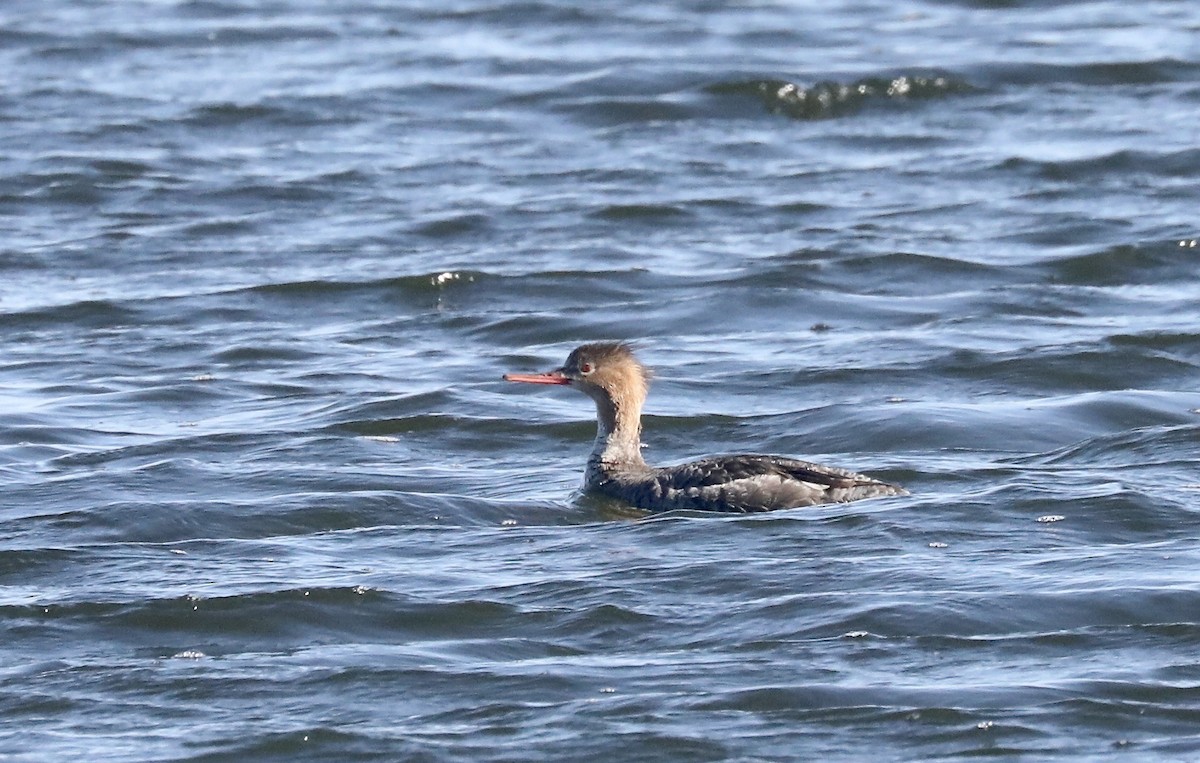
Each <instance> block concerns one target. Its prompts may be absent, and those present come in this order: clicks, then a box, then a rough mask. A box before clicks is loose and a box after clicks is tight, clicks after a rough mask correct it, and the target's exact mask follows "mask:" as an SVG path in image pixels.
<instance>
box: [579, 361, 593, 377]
mask: <svg viewBox="0 0 1200 763" xmlns="http://www.w3.org/2000/svg"><path fill="white" fill-rule="evenodd" d="M592 370H593V369H592V364H591V363H588V362H587V361H586V360H585V361H584V362H582V363H580V364H579V373H581V374H583V375H584V376H587V375H588V374H590V373H591V372H592Z"/></svg>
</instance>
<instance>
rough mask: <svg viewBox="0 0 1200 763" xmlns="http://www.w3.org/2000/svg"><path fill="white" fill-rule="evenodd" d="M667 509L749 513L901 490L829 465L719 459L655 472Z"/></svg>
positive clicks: (776, 458)
mask: <svg viewBox="0 0 1200 763" xmlns="http://www.w3.org/2000/svg"><path fill="white" fill-rule="evenodd" d="M655 482H656V483H657V491H656V492H658V493H659V495H660V496H661V499H662V500H664V501H665V502H666V503H668V504H669V505H672V506H673V507H674V508H680V509H697V510H701V511H733V512H752V511H770V510H771V509H782V508H793V507H798V506H811V505H814V504H819V503H831V502H840V501H852V500H857V499H859V498H870V497H874V496H879V495H897V494H900V493H902V492H903V490H902V489H900V488H897V487H895V486H893V485H888V484H887V483H884V482H880V481H879V480H875V479H872V478H870V477H867V476H865V475H862V474H857V473H855V472H852V471H848V470H846V469H839V468H837V467H833V466H823V465H821V464H814V463H810V462H808V461H799V460H797V459H794V458H782V457H780V456H760V455H744V456H725V457H718V458H707V459H704V460H702V461H693V462H691V463H686V464H680V465H679V466H669V467H665V468H663V469H658V470H656V474H655Z"/></svg>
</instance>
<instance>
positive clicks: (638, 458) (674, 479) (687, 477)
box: [504, 342, 907, 513]
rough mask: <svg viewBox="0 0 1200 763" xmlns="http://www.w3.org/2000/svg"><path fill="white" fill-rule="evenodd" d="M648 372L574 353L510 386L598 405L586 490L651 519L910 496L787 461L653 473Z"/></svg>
mask: <svg viewBox="0 0 1200 763" xmlns="http://www.w3.org/2000/svg"><path fill="white" fill-rule="evenodd" d="M649 379H650V372H649V370H648V369H647V368H646V367H645V366H643V365H642V364H641V363H640V362H639V361H638V359H637V358H636V357H634V354H633V351H632V350H631V349H630V348H629V346H628V345H626V344H623V343H620V342H598V343H595V344H585V345H583V346H581V347H577V348H576V349H575V350H574V351H573V352H572V353H571V354H570V356H568V357H567V362H566V363H564V364H563V365H562V367H561V368H557V369H555V370H553V371H547V372H546V373H539V374H505V375H504V380H505V381H512V382H526V383H528V384H563V385H567V386H571V387H574V388H576V389H578V390H579V391H581V392H583V393H585V394H586V395H587V396H588V397H590V398H592V399H593V400H595V401H596V419H597V423H598V428H597V432H596V444H595V445H594V446H593V447H592V454H591V455H590V456H589V457H588V462H587V472H586V474H585V476H584V482H583V488H584V490H586V491H590V492H595V493H600V494H602V495H607V496H611V497H613V498H617V499H619V500H622V501H625V502H626V503H629V504H632V505H633V506H636V507H637V508H639V509H645V510H647V511H672V510H676V509H691V510H694V511H723V512H738V513H746V512H756V511H771V510H773V509H787V508H797V507H800V506H812V505H814V504H819V503H841V502H845V501H857V500H859V499H862V498H876V497H879V496H887V495H905V494H906V493H907V491H906V490H905V489H904V488H902V487H899V486H897V485H889V484H888V483H886V482H880V481H879V480H876V479H872V478H870V477H867V476H865V475H862V474H855V473H854V472H851V471H847V470H845V469H838V468H835V467H831V466H821V465H820V464H812V463H809V462H807V461H798V460H796V459H793V458H784V457H782V456H760V455H745V456H719V457H717V458H706V459H703V460H701V461H692V462H690V463H686V464H680V465H678V466H664V467H653V466H649V465H647V464H646V462H645V461H644V460H643V459H642V449H641V431H642V403H643V402H645V400H646V393H647V391H648V389H649Z"/></svg>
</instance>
